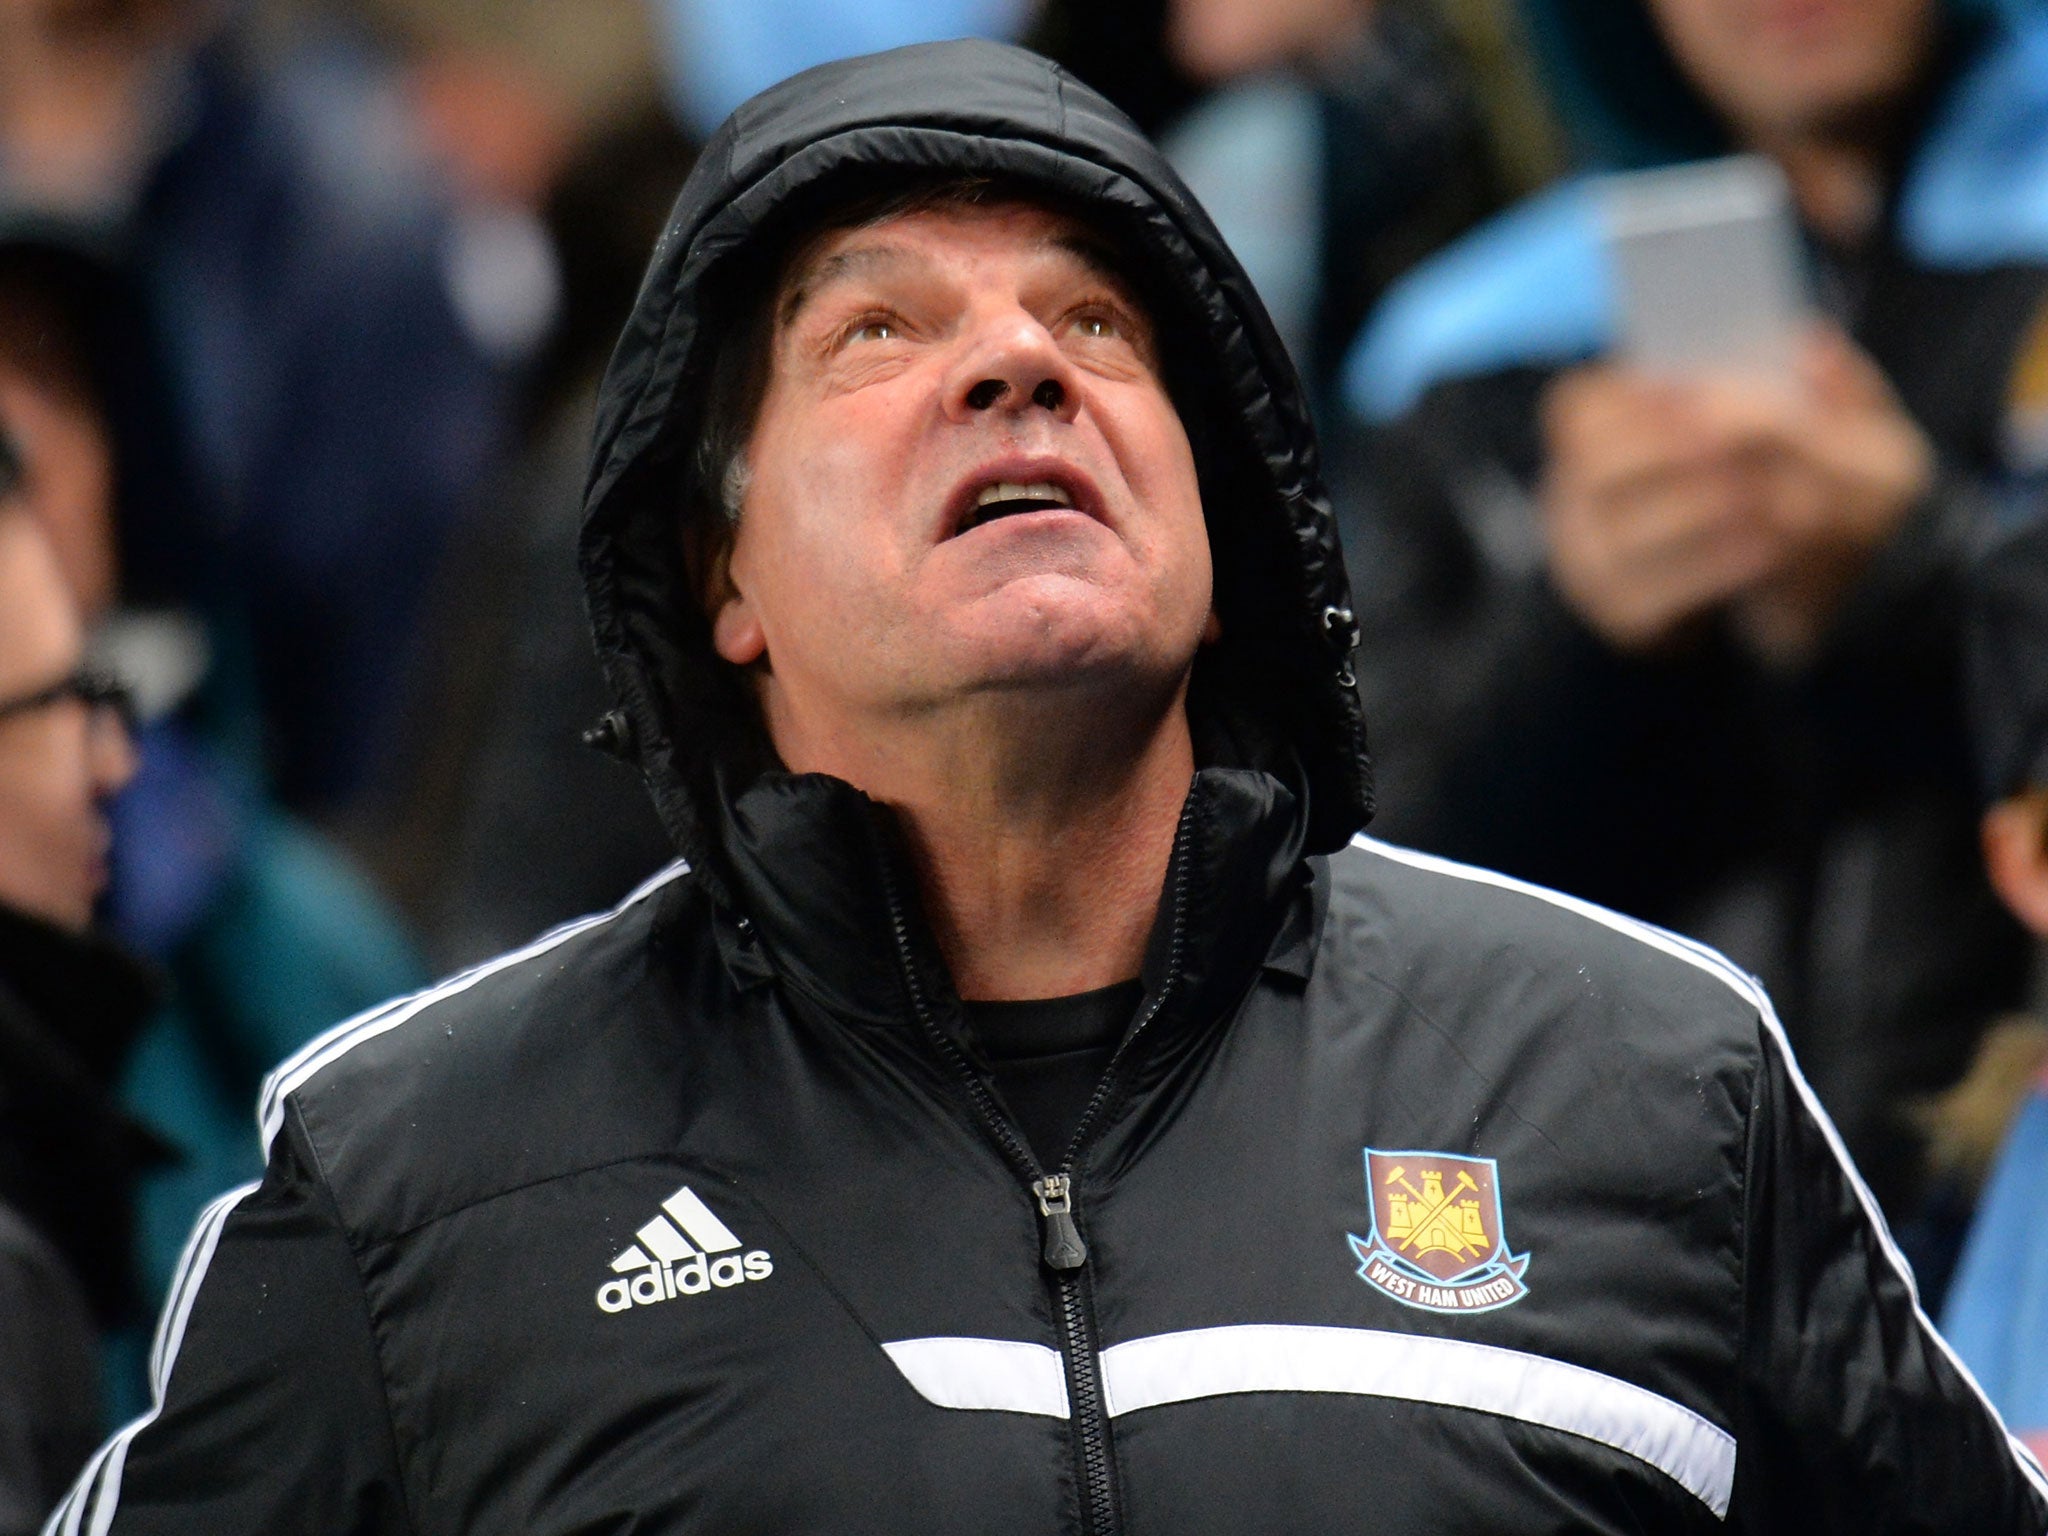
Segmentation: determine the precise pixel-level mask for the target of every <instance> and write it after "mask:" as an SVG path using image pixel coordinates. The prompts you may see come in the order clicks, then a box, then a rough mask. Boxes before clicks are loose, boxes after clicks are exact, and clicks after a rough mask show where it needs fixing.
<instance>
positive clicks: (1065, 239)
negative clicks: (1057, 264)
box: [1047, 231, 1138, 296]
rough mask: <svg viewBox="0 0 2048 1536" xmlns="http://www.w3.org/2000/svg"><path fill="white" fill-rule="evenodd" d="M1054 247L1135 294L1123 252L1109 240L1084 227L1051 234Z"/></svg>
mask: <svg viewBox="0 0 2048 1536" xmlns="http://www.w3.org/2000/svg"><path fill="white" fill-rule="evenodd" d="M1047 244H1049V245H1050V246H1051V247H1052V248H1053V249H1054V250H1056V251H1061V252H1064V253H1065V254H1066V255H1069V256H1072V257H1074V258H1075V259H1076V260H1078V261H1079V262H1080V263H1081V264H1082V265H1083V266H1085V267H1086V268H1088V270H1089V271H1090V272H1091V273H1093V274H1094V275H1095V276H1097V277H1099V278H1103V279H1105V280H1106V281H1108V282H1111V283H1114V284H1115V285H1116V286H1117V287H1119V288H1122V289H1124V290H1125V291H1126V292H1127V293H1130V294H1132V295H1133V296H1135V295H1136V291H1137V286H1138V285H1137V284H1136V283H1134V282H1133V281H1132V280H1131V274H1130V272H1129V270H1128V269H1127V268H1126V266H1125V264H1124V260H1123V257H1122V255H1121V254H1120V253H1119V252H1118V251H1117V248H1116V247H1115V246H1114V245H1112V244H1110V242H1109V241H1107V240H1104V239H1102V238H1101V237H1100V236H1098V235H1092V234H1089V233H1087V232H1086V231H1079V232H1069V233H1065V234H1058V235H1054V236H1053V237H1052V238H1051V239H1050V240H1049V241H1047Z"/></svg>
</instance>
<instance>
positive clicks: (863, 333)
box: [846, 317, 903, 341]
mask: <svg viewBox="0 0 2048 1536" xmlns="http://www.w3.org/2000/svg"><path fill="white" fill-rule="evenodd" d="M902 334H903V331H902V328H901V327H900V326H898V325H897V323H896V322H895V321H894V320H884V319H881V318H879V317H877V318H874V319H868V320H861V321H857V322H855V323H854V324H853V325H852V326H850V327H848V329H847V332H846V339H847V340H848V341H894V340H895V339H896V338H897V337H899V336H901V335H902Z"/></svg>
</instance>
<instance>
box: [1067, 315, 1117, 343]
mask: <svg viewBox="0 0 2048 1536" xmlns="http://www.w3.org/2000/svg"><path fill="white" fill-rule="evenodd" d="M1074 329H1076V330H1077V331H1079V332H1080V333H1081V334H1082V335H1083V336H1092V337H1097V338H1100V339H1103V340H1107V339H1108V338H1110V337H1112V336H1114V335H1116V333H1117V330H1116V322H1115V321H1114V320H1112V319H1110V318H1109V316H1107V315H1083V316H1081V317H1080V318H1079V319H1078V320H1076V321H1075V322H1074Z"/></svg>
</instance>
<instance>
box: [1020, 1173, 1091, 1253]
mask: <svg viewBox="0 0 2048 1536" xmlns="http://www.w3.org/2000/svg"><path fill="white" fill-rule="evenodd" d="M1031 1193H1032V1194H1034V1195H1036V1196H1038V1214H1039V1215H1041V1216H1043V1217H1044V1218H1045V1255H1044V1257H1045V1267H1046V1268H1047V1269H1059V1270H1068V1269H1079V1268H1080V1267H1081V1266H1082V1265H1083V1264H1086V1263H1087V1262H1088V1245H1087V1244H1086V1243H1084V1242H1082V1241H1081V1229H1080V1228H1079V1227H1077V1226H1075V1225H1074V1186H1073V1182H1072V1181H1071V1180H1070V1179H1069V1178H1068V1177H1067V1175H1065V1174H1064V1173H1049V1174H1047V1175H1046V1176H1045V1177H1044V1178H1042V1179H1040V1180H1038V1181H1037V1182H1036V1183H1035V1184H1033V1185H1032V1186H1031Z"/></svg>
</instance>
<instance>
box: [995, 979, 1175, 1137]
mask: <svg viewBox="0 0 2048 1536" xmlns="http://www.w3.org/2000/svg"><path fill="white" fill-rule="evenodd" d="M1144 991H1145V988H1144V984H1143V983H1141V982H1137V981H1122V982H1118V983H1117V984H1116V985H1115V986H1110V987H1102V988H1100V989H1098V990H1096V991H1094V992H1080V993H1076V994H1075V995H1074V996H1072V997H1048V998H1034V999H1032V1000H1031V1001H1029V1002H1015V1003H968V1004H966V1010H967V1027H968V1028H969V1029H970V1030H972V1031H973V1033H974V1038H975V1039H976V1040H977V1041H978V1042H979V1043H980V1045H981V1050H982V1054H983V1056H985V1057H986V1058H987V1059H988V1064H989V1067H990V1068H991V1070H992V1071H993V1072H994V1073H995V1080H996V1091H997V1092H998V1093H1000V1094H1001V1095H1002V1096H1003V1102H1004V1103H1005V1104H1007V1105H1009V1107H1010V1113H1011V1114H1012V1115H1014V1116H1015V1117H1016V1120H1017V1124H1018V1126H1019V1128H1020V1129H1022V1131H1023V1132H1024V1136H1025V1139H1026V1140H1027V1141H1029V1142H1030V1143H1031V1149H1032V1150H1033V1151H1034V1152H1036V1153H1037V1154H1038V1160H1039V1161H1040V1162H1041V1163H1043V1164H1044V1165H1045V1166H1046V1167H1048V1168H1057V1167H1058V1166H1059V1165H1060V1161H1061V1159H1062V1158H1063V1156H1064V1155H1065V1153H1066V1150H1067V1143H1068V1142H1069V1141H1070V1140H1072V1138H1073V1135H1074V1131H1075V1129H1076V1128H1077V1127H1078V1126H1079V1124H1080V1122H1081V1112H1082V1111H1083V1110H1085V1109H1086V1108H1087V1107H1088V1099H1089V1096H1090V1095H1091V1094H1093V1093H1094V1092H1095V1085H1096V1084H1097V1083H1099V1082H1101V1081H1102V1074H1103V1072H1104V1070H1105V1069H1107V1067H1108V1066H1109V1059H1110V1057H1112V1056H1114V1055H1115V1054H1116V1048H1117V1046H1119V1045H1120V1044H1122V1043H1123V1038H1124V1031H1125V1030H1127V1029H1129V1028H1130V1024H1131V1018H1132V1016H1133V1015H1134V1014H1136V1013H1137V1011H1138V1002H1139V999H1140V998H1142V997H1143V996H1144Z"/></svg>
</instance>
